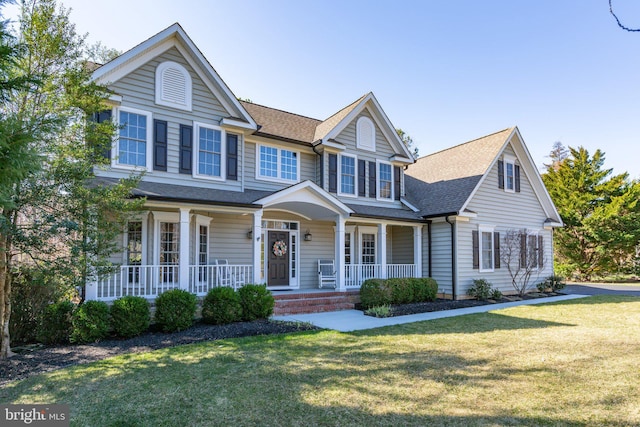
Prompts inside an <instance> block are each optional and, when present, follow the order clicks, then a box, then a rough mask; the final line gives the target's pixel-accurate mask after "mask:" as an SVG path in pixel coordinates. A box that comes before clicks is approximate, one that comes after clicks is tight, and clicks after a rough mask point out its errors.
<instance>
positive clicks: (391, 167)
mask: <svg viewBox="0 0 640 427" xmlns="http://www.w3.org/2000/svg"><path fill="white" fill-rule="evenodd" d="M380 165H389V168H390V169H391V195H390V196H389V198H386V197H382V196H381V195H380V194H381V192H380V175H381V173H380ZM394 187H395V186H394V185H393V165H392V164H391V162H387V161H385V160H380V159H376V199H377V200H378V201H380V202H391V203H392V202H393V201H394V200H395V197H394V191H395V189H394Z"/></svg>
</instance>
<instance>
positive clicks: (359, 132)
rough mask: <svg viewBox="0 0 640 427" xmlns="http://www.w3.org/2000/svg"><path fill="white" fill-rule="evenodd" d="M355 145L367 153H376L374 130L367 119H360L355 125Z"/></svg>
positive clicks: (371, 123)
mask: <svg viewBox="0 0 640 427" xmlns="http://www.w3.org/2000/svg"><path fill="white" fill-rule="evenodd" d="M356 145H357V147H358V148H361V149H363V150H368V151H376V128H375V126H374V125H373V122H372V121H371V119H369V118H368V117H360V118H359V119H358V122H357V123H356Z"/></svg>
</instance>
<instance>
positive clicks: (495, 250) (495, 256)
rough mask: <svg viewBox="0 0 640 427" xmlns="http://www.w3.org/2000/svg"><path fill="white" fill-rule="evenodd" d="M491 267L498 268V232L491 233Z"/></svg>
mask: <svg viewBox="0 0 640 427" xmlns="http://www.w3.org/2000/svg"><path fill="white" fill-rule="evenodd" d="M493 267H494V268H500V233H498V232H497V231H496V232H494V233H493Z"/></svg>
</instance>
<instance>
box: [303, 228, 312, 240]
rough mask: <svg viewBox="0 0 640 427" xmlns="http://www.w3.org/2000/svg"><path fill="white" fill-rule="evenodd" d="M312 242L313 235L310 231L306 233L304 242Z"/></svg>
mask: <svg viewBox="0 0 640 427" xmlns="http://www.w3.org/2000/svg"><path fill="white" fill-rule="evenodd" d="M311 240H313V234H311V233H310V232H309V230H307V232H306V233H304V241H305V242H310V241H311Z"/></svg>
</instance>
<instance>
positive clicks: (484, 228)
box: [478, 225, 496, 273]
mask: <svg viewBox="0 0 640 427" xmlns="http://www.w3.org/2000/svg"><path fill="white" fill-rule="evenodd" d="M494 231H495V227H494V226H492V225H478V262H479V265H478V269H479V270H478V271H479V272H480V273H492V272H493V271H494V270H495V264H494V262H493V261H494V253H495V250H496V248H495V247H494V242H493V232H494ZM482 233H489V234H490V236H491V237H490V238H489V240H490V242H491V257H490V260H491V268H483V262H482V261H483V257H482Z"/></svg>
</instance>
